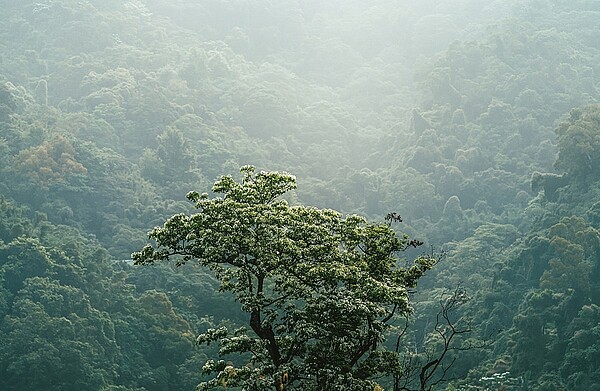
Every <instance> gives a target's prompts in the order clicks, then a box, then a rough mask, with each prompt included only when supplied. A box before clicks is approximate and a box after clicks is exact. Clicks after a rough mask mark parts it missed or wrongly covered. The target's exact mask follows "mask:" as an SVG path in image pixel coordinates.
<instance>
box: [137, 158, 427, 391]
mask: <svg viewBox="0 0 600 391" xmlns="http://www.w3.org/2000/svg"><path fill="white" fill-rule="evenodd" d="M241 173H242V174H243V178H242V180H241V182H236V181H235V180H234V179H233V178H232V177H230V176H223V177H221V178H220V179H219V180H218V181H217V182H216V183H215V185H214V187H213V189H212V190H213V192H215V193H218V194H222V195H223V196H222V197H219V196H217V197H214V198H210V197H209V196H208V195H207V194H198V193H196V192H191V193H189V194H188V196H187V197H188V199H189V200H190V201H192V202H195V206H196V208H197V209H198V212H197V213H194V214H192V215H185V214H177V215H174V216H172V217H171V218H169V219H168V220H167V221H166V222H165V224H164V226H163V227H157V228H155V229H153V230H152V231H151V232H150V233H149V238H150V239H153V240H155V241H156V245H155V246H152V245H146V246H145V247H144V248H143V249H142V251H140V252H136V253H134V254H132V257H133V259H134V260H135V262H136V263H137V264H151V263H154V262H156V261H163V260H169V259H174V260H175V261H176V262H177V264H183V263H185V262H188V261H190V260H193V259H194V260H197V261H198V263H199V264H200V265H202V266H205V267H207V268H209V269H211V270H212V271H213V272H214V273H215V275H216V277H217V278H218V279H219V281H220V283H221V289H222V290H225V291H231V292H232V293H233V294H234V295H235V298H236V300H237V301H239V302H240V304H241V307H242V309H243V310H244V311H245V312H247V313H249V315H250V321H249V325H250V328H251V329H252V332H250V331H249V330H247V329H245V328H242V329H239V330H236V331H235V332H234V333H233V334H230V332H229V331H228V330H226V329H224V328H222V329H212V330H208V331H207V332H206V333H205V334H202V335H201V336H200V337H199V338H198V342H199V343H205V342H206V343H210V342H213V341H219V343H220V345H221V354H228V353H249V355H245V356H243V357H248V356H249V359H248V361H247V362H246V363H245V365H238V366H235V365H234V364H233V363H231V362H229V363H226V362H225V361H223V360H220V361H212V360H211V361H209V362H207V364H206V365H205V367H204V370H205V371H206V372H208V373H214V374H215V376H214V377H213V378H212V379H211V380H209V381H207V382H204V383H202V384H200V385H199V389H210V388H211V387H215V386H217V385H219V384H221V385H225V384H229V385H243V386H244V387H245V389H248V390H265V389H269V388H270V389H275V390H284V389H285V390H300V389H301V390H317V389H318V390H322V389H328V390H335V389H344V390H354V389H356V390H359V389H360V390H364V389H365V387H374V386H375V383H373V382H372V380H371V379H372V377H373V376H374V375H377V374H386V373H387V374H389V373H392V372H394V371H395V370H397V368H398V363H399V360H398V357H396V354H395V353H394V352H390V351H387V350H386V349H385V348H383V347H382V346H381V342H382V341H383V337H384V333H385V332H386V330H387V329H388V328H389V327H390V324H391V323H392V322H393V321H394V319H395V318H396V317H399V316H405V315H406V314H408V313H409V312H410V305H409V295H408V289H409V288H412V287H415V286H416V283H417V280H418V279H419V278H420V277H421V276H422V275H423V274H424V273H425V272H426V271H427V270H428V269H429V268H431V266H432V265H433V264H434V263H435V259H434V258H433V257H427V256H423V257H419V258H418V259H416V260H415V261H414V262H413V263H412V264H411V265H410V266H408V267H400V266H399V259H398V257H397V253H398V252H400V251H402V250H404V249H406V248H407V247H408V246H411V245H412V246H414V245H415V244H414V243H415V242H414V241H409V239H408V237H407V236H406V235H404V236H401V237H399V236H398V235H397V234H396V233H395V232H394V231H393V229H392V228H391V227H390V225H388V224H372V223H368V222H367V221H366V220H365V219H364V218H362V217H359V216H355V215H351V216H347V217H343V216H342V215H341V214H340V213H338V212H336V211H333V210H326V209H324V210H322V209H317V208H311V207H306V206H290V205H288V203H287V202H286V201H285V200H283V199H281V196H282V195H283V194H285V193H286V192H288V191H290V190H292V189H295V188H296V180H295V177H294V176H292V175H289V174H287V173H281V172H260V173H255V170H254V167H252V166H244V167H242V168H241Z"/></svg>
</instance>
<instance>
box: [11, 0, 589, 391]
mask: <svg viewBox="0 0 600 391" xmlns="http://www.w3.org/2000/svg"><path fill="white" fill-rule="evenodd" d="M0 5H1V6H2V13H1V15H0V37H1V38H2V39H0V389H2V390H33V389H48V390H123V391H124V390H138V391H141V390H148V391H150V390H156V391H158V390H193V389H194V388H195V386H196V385H197V384H198V383H200V382H202V381H204V380H206V378H205V377H204V376H205V375H204V374H203V373H202V371H201V370H202V366H203V365H204V364H205V362H206V361H207V360H208V359H211V358H213V359H214V358H217V357H218V348H217V347H214V346H212V345H211V346H206V345H203V346H199V344H198V343H197V342H196V337H197V336H198V335H199V334H200V333H203V332H205V331H206V330H207V329H209V328H214V327H217V326H221V325H237V324H240V323H244V322H246V320H247V319H246V315H245V314H244V313H242V312H241V311H240V310H239V309H238V307H239V303H237V302H235V301H234V300H233V298H232V296H231V295H228V294H227V293H224V292H220V291H219V290H218V288H219V282H218V281H217V280H216V279H215V278H214V276H213V275H212V274H210V273H209V272H208V271H206V270H204V269H203V268H200V267H197V266H195V265H192V264H187V265H185V266H181V267H175V266H174V265H173V266H169V265H154V266H133V265H132V262H131V260H130V258H131V253H132V252H135V251H139V250H140V249H141V248H142V247H143V246H144V245H145V244H146V243H147V236H146V233H147V232H148V231H149V230H151V229H152V228H153V227H155V226H159V225H162V224H163V222H164V221H165V219H167V218H168V217H169V216H172V215H174V214H176V213H190V212H191V211H192V210H193V205H192V204H190V202H188V201H186V199H185V196H186V194H187V193H188V192H189V191H197V192H199V193H202V192H209V191H210V189H211V186H212V184H213V183H214V182H215V180H216V179H217V178H218V177H219V176H220V175H224V174H226V175H234V176H235V175H237V174H236V173H238V172H239V167H240V166H243V165H246V164H252V165H255V166H256V167H257V168H258V169H264V170H282V171H286V172H290V173H293V174H294V175H296V177H297V181H298V188H297V190H295V191H294V192H292V193H291V195H288V196H286V197H287V198H286V199H287V201H288V202H289V203H290V204H297V205H311V206H315V207H318V208H332V209H335V210H338V211H340V212H342V213H344V214H360V215H364V216H366V217H367V218H368V219H370V220H374V221H382V220H383V219H384V217H385V216H386V215H388V214H389V213H398V214H400V215H401V216H402V218H403V222H402V223H401V224H398V226H397V227H396V228H397V229H398V231H399V232H406V233H408V234H409V235H410V236H411V237H414V238H416V239H418V240H421V241H423V242H425V244H424V245H423V246H421V247H420V248H419V249H416V250H414V249H413V250H411V251H410V254H409V255H412V254H413V253H414V254H418V253H419V252H420V251H425V252H433V253H436V254H440V253H441V254H443V256H442V258H443V259H442V261H441V262H440V263H439V264H437V265H436V266H435V267H434V268H433V269H432V270H431V271H429V272H428V274H427V275H426V276H425V277H424V278H423V279H421V280H420V281H419V285H418V287H417V289H416V291H415V292H414V293H413V294H412V299H413V303H414V307H415V311H414V314H413V316H411V318H410V321H409V328H408V329H407V332H406V333H405V335H404V338H403V341H402V349H404V350H406V351H407V352H411V354H412V353H413V352H414V353H415V354H416V355H426V354H427V353H428V352H431V351H435V349H437V348H439V347H440V343H439V341H438V340H436V339H435V337H432V332H433V329H432V326H433V324H434V323H435V316H436V313H437V312H438V311H439V300H440V298H441V297H443V296H444V294H445V293H446V292H448V291H453V290H454V289H456V287H457V286H460V287H462V288H464V289H465V291H466V292H467V293H468V295H469V296H470V299H469V300H468V302H466V303H465V304H464V305H462V306H460V308H459V311H458V312H457V313H456V314H455V315H454V316H456V319H461V320H462V321H464V322H465V323H468V324H469V325H470V328H471V329H472V331H471V332H470V333H468V335H466V336H465V338H463V340H462V343H463V345H462V347H464V348H465V350H456V351H451V352H449V355H450V357H449V359H447V360H448V361H446V362H448V363H450V362H452V360H454V359H456V360H455V361H454V364H453V365H452V367H451V368H450V369H449V370H448V372H447V376H446V378H447V379H451V381H450V382H447V383H446V384H445V385H443V386H442V385H437V386H436V388H435V389H439V388H440V387H446V389H448V390H451V389H452V390H484V389H500V388H501V387H504V389H506V390H592V389H596V388H599V387H600V342H598V341H599V340H600V339H599V337H600V326H599V324H600V285H598V281H599V279H600V185H599V183H600V181H599V180H600V102H599V101H600V80H599V77H598V75H599V74H600V29H599V28H598V20H600V3H599V2H597V1H594V0H572V1H563V0H547V1H538V0H510V1H483V0H448V1H436V0H423V1H418V2H413V1H405V0H402V1H397V0H394V1H392V0H377V1H374V2H364V1H358V0H346V1H341V0H332V1H325V2H324V1H316V0H293V1H268V0H258V1H244V0H227V1H223V0H206V1H189V0H188V1H186V0H170V1H167V0H131V1H115V0H83V1H81V0H77V1H76V0H46V1H41V2H40V1H28V0H21V1H0ZM467 320H468V322H467ZM395 338H396V336H395V335H391V336H390V341H392V342H390V344H393V343H394V342H395ZM469 346H470V347H471V348H468V347H469ZM432 349H433V350H432ZM225 359H228V358H225ZM380 384H381V385H382V386H383V387H385V389H390V390H392V389H394V388H393V382H392V380H391V379H380ZM215 389H224V388H222V387H221V388H215ZM230 389H231V388H230ZM394 391H397V389H395V390H394Z"/></svg>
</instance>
